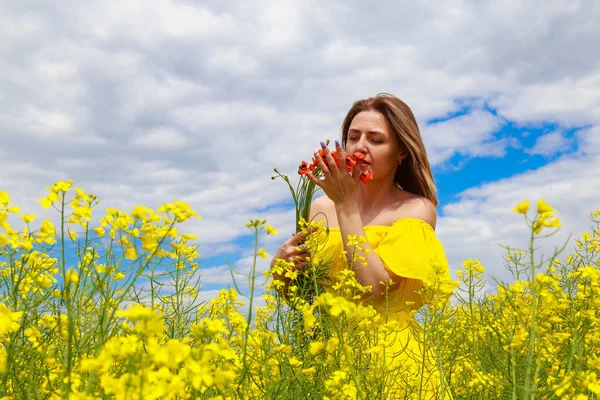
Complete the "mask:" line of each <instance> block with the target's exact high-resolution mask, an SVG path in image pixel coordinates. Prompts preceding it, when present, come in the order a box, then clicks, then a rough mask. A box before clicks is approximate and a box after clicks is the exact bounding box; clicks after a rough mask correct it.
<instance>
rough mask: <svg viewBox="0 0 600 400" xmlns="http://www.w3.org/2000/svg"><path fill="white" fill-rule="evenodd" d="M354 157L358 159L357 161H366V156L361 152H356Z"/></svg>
mask: <svg viewBox="0 0 600 400" xmlns="http://www.w3.org/2000/svg"><path fill="white" fill-rule="evenodd" d="M353 156H354V157H356V159H357V160H364V159H365V155H364V154H363V153H361V152H359V151H355V152H354V154H353Z"/></svg>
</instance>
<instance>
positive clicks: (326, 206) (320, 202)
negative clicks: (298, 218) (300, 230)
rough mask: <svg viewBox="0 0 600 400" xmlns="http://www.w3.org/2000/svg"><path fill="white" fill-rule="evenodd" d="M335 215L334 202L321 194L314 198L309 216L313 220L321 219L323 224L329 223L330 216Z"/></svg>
mask: <svg viewBox="0 0 600 400" xmlns="http://www.w3.org/2000/svg"><path fill="white" fill-rule="evenodd" d="M332 216H335V204H334V203H333V201H331V199H330V198H329V197H327V196H321V197H317V198H316V199H314V200H313V201H312V203H311V205H310V218H311V219H312V220H314V221H323V223H324V224H326V223H327V220H329V223H330V224H331V218H332Z"/></svg>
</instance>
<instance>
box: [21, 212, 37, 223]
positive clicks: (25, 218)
mask: <svg viewBox="0 0 600 400" xmlns="http://www.w3.org/2000/svg"><path fill="white" fill-rule="evenodd" d="M19 218H21V219H22V220H23V222H25V223H26V224H29V223H31V222H33V221H34V220H35V214H25V215H19Z"/></svg>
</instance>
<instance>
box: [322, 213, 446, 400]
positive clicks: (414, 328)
mask: <svg viewBox="0 0 600 400" xmlns="http://www.w3.org/2000/svg"><path fill="white" fill-rule="evenodd" d="M364 230H365V234H366V237H367V241H368V242H369V244H370V245H371V246H372V247H373V249H374V250H375V252H376V253H377V255H378V256H379V257H380V258H381V260H382V261H383V263H384V265H385V267H386V268H387V269H389V270H390V271H392V272H393V273H394V274H396V275H398V276H399V277H402V278H404V279H402V280H401V281H400V284H399V285H398V286H397V287H396V289H395V290H394V291H393V292H391V293H389V294H388V296H387V304H386V302H381V303H380V304H376V305H374V306H375V308H376V310H377V311H378V312H379V313H380V314H381V316H382V318H381V323H382V324H383V323H386V322H390V321H393V322H392V323H393V324H395V325H396V328H395V329H394V331H393V332H392V333H388V334H387V335H386V337H385V338H383V339H384V341H385V342H386V344H387V348H386V359H385V362H386V364H387V366H388V368H389V369H390V371H393V372H394V373H393V375H394V377H395V378H394V379H395V380H394V382H393V383H390V385H391V388H392V390H391V392H392V394H391V395H390V398H402V399H403V398H409V399H413V398H415V399H441V398H442V396H441V395H440V380H439V373H438V371H437V369H436V368H435V367H436V366H435V363H433V362H429V361H430V357H431V355H429V356H428V359H429V361H428V362H427V363H423V354H429V353H430V352H431V350H428V351H423V346H422V342H423V341H422V340H421V338H422V336H423V329H422V327H421V325H420V324H419V323H418V322H417V321H416V320H415V317H414V316H413V313H411V311H413V312H414V310H417V309H419V308H420V307H421V306H422V305H423V303H426V302H427V300H423V296H422V295H421V294H418V293H415V292H417V291H419V290H420V289H421V288H422V284H423V282H424V281H426V280H427V279H428V278H430V277H431V276H432V274H433V273H434V271H437V273H438V274H440V271H442V272H441V275H442V276H443V278H446V279H448V280H449V278H450V272H449V268H448V261H447V259H446V255H445V253H444V249H443V246H442V244H441V242H440V241H439V239H438V238H437V237H436V236H435V233H434V230H433V228H432V227H431V226H430V225H429V224H428V223H426V222H425V221H423V220H421V219H418V218H402V219H399V220H398V221H396V222H394V223H393V224H392V225H391V226H381V225H374V226H365V227H364ZM343 250H344V246H343V243H342V236H341V231H340V229H339V228H330V232H329V236H328V237H327V239H326V242H325V243H324V244H323V245H322V247H321V248H320V249H319V251H318V252H317V254H313V262H314V263H319V262H330V263H331V267H330V276H331V277H332V278H333V279H335V276H336V275H337V273H338V272H339V271H341V270H343V269H344V268H347V266H346V265H345V263H344V261H343V259H342V258H341V257H340V254H341V252H342V251H343ZM366 268H368V266H367V267H366ZM438 276H439V275H438ZM417 388H419V389H417ZM444 398H445V399H450V398H451V395H450V394H449V391H448V390H445V395H444Z"/></svg>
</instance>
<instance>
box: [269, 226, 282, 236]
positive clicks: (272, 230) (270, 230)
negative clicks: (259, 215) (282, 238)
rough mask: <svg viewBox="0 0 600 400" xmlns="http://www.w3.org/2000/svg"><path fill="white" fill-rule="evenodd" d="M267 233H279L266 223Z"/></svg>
mask: <svg viewBox="0 0 600 400" xmlns="http://www.w3.org/2000/svg"><path fill="white" fill-rule="evenodd" d="M267 235H279V232H277V230H276V229H275V228H273V227H272V226H271V225H267Z"/></svg>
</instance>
